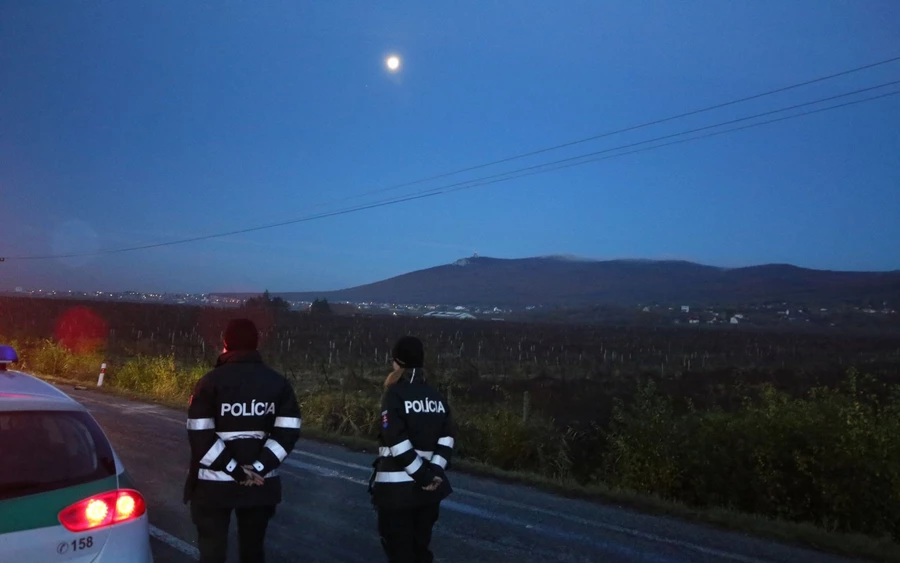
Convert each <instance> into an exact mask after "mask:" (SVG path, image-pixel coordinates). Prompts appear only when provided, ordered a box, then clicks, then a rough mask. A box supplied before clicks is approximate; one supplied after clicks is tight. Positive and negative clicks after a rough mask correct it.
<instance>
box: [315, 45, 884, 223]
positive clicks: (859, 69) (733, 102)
mask: <svg viewBox="0 0 900 563" xmlns="http://www.w3.org/2000/svg"><path fill="white" fill-rule="evenodd" d="M897 61H900V56H897V57H892V58H890V59H885V60H882V61H878V62H875V63H870V64H867V65H863V66H859V67H856V68H851V69H848V70H843V71H841V72H836V73H833V74H829V75H826V76H820V77H818V78H813V79H811V80H806V81H804V82H798V83H796V84H790V85H788V86H782V87H780V88H775V89H774V90H768V91H766V92H762V93H759V94H753V95H751V96H746V97H743V98H738V99H735V100H731V101H728V102H722V103H719V104H715V105H712V106H707V107H704V108H700V109H695V110H691V111H687V112H684V113H679V114H677V115H673V116H670V117H664V118H661V119H656V120H654V121H647V122H644V123H640V124H637V125H631V126H628V127H624V128H622V129H616V130H613V131H607V132H606V133H599V134H597V135H592V136H590V137H585V138H583V139H577V140H574V141H568V142H565V143H561V144H558V145H553V146H550V147H545V148H542V149H536V150H533V151H530V152H525V153H521V154H517V155H514V156H509V157H505V158H501V159H499V160H494V161H491V162H487V163H484V164H477V165H474V166H469V167H466V168H460V169H458V170H452V171H450V172H443V173H441V174H436V175H434V176H428V177H426V178H420V179H418V180H412V181H409V182H404V183H401V184H395V185H393V186H389V187H386V188H380V189H377V190H370V191H367V192H362V193H359V194H356V195H352V196H347V197H346V198H341V199H336V200H332V201H331V202H330V203H340V202H344V201H348V200H352V199H356V198H360V197H365V196H368V195H375V194H380V193H385V192H390V191H395V190H399V189H401V188H408V187H410V186H416V185H419V184H424V183H426V182H432V181H434V180H440V179H443V178H448V177H450V176H456V175H458V174H463V173H465V172H472V171H474V170H480V169H482V168H488V167H491V166H496V165H498V164H504V163H507V162H512V161H514V160H521V159H523V158H528V157H531V156H537V155H539V154H544V153H547V152H552V151H555V150H559V149H564V148H568V147H572V146H575V145H580V144H583V143H588V142H590V141H597V140H599V139H603V138H606V137H612V136H613V135H620V134H622V133H628V132H631V131H637V130H639V129H644V128H647V127H652V126H654V125H660V124H663V123H668V122H670V121H675V120H677V119H683V118H685V117H690V116H692V115H699V114H701V113H708V112H710V111H714V110H717V109H722V108H726V107H729V106H733V105H736V104H741V103H744V102H749V101H751V100H756V99H759V98H764V97H767V96H772V95H775V94H780V93H782V92H787V91H790V90H795V89H797V88H802V87H804V86H809V85H811V84H817V83H819V82H825V81H826V80H833V79H835V78H839V77H841V76H847V75H850V74H855V73H857V72H862V71H864V70H869V69H872V68H875V67H879V66H883V65H886V64H890V63H893V62H897ZM323 205H327V203H321V204H315V205H313V207H321V206H323Z"/></svg>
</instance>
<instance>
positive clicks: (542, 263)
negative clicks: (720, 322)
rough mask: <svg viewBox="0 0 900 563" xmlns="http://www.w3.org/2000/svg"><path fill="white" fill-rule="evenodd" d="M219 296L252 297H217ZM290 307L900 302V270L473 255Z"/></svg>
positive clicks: (293, 296)
mask: <svg viewBox="0 0 900 563" xmlns="http://www.w3.org/2000/svg"><path fill="white" fill-rule="evenodd" d="M216 295H222V296H231V297H236V296H243V295H248V294H237V293H217V294H216ZM273 295H277V296H280V297H283V298H285V299H288V300H292V301H312V300H313V299H316V298H324V299H328V300H330V301H351V302H356V303H362V302H377V303H398V304H445V305H446V304H456V305H473V306H475V305H477V306H485V305H491V306H523V307H524V306H529V305H561V306H585V305H596V304H610V305H632V304H638V303H670V304H671V303H677V302H685V303H687V302H691V303H696V304H700V303H710V304H711V303H738V302H759V301H782V300H783V301H787V300H804V301H818V302H824V301H829V302H830V301H849V300H859V299H873V300H881V301H884V300H887V301H892V302H896V301H898V300H900V270H893V271H888V272H859V271H839V270H816V269H811V268H804V267H800V266H795V265H792V264H774V263H773V264H761V265H756V266H742V267H737V268H723V267H719V266H709V265H704V264H698V263H695V262H689V261H686V260H646V259H617V260H591V259H586V258H578V257H574V258H573V257H568V256H564V257H560V256H544V257H535V258H491V257H481V256H473V257H468V258H461V259H459V260H456V261H454V262H452V263H450V264H444V265H440V266H433V267H431V268H425V269H422V270H417V271H413V272H407V273H405V274H400V275H397V276H394V277H391V278H388V279H385V280H381V281H378V282H374V283H370V284H365V285H360V286H355V287H349V288H344V289H338V290H331V291H318V292H316V291H307V292H277V293H276V292H273Z"/></svg>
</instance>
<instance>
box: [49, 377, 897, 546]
mask: <svg viewBox="0 0 900 563" xmlns="http://www.w3.org/2000/svg"><path fill="white" fill-rule="evenodd" d="M40 377H41V378H43V379H45V380H46V381H48V382H51V383H55V384H58V385H68V386H73V387H75V386H77V387H84V388H86V389H87V390H90V391H94V392H99V393H103V394H107V395H111V396H116V397H120V398H126V399H129V400H137V401H142V402H148V403H154V404H158V405H163V406H166V407H170V408H173V409H178V410H185V409H186V405H185V401H184V400H183V399H175V398H172V397H161V396H157V395H153V394H148V393H139V392H132V391H126V390H122V389H117V388H114V387H101V388H98V387H96V386H95V384H92V383H85V382H84V381H83V380H74V379H68V378H64V377H56V376H40ZM303 437H304V438H307V439H312V440H316V441H320V442H324V443H330V444H335V445H339V446H342V447H345V448H347V449H350V450H352V451H357V452H366V453H372V452H373V451H374V450H375V447H376V444H375V443H374V442H373V441H372V440H370V439H366V438H361V437H358V436H347V435H342V434H338V433H335V432H329V431H325V430H322V429H319V428H315V427H310V426H308V425H306V426H304V428H303ZM453 469H454V471H457V472H459V473H465V474H470V475H476V476H481V477H487V478H491V479H495V480H498V481H501V482H505V483H512V484H520V485H527V486H531V487H535V488H538V489H541V490H544V491H547V492H552V493H555V494H558V495H561V496H565V497H568V498H577V499H582V500H593V501H598V502H604V503H612V504H615V505H617V506H619V507H623V508H629V509H634V510H637V511H639V512H642V513H647V514H654V515H660V516H668V517H673V518H677V519H680V520H685V521H691V522H696V523H701V524H707V525H712V526H715V527H717V528H720V529H723V530H729V531H734V532H740V533H745V534H749V535H753V536H756V537H759V538H764V539H771V540H776V541H779V542H782V543H785V544H790V545H795V546H798V547H806V548H812V549H816V550H819V551H824V552H829V553H833V554H836V555H842V556H848V557H852V558H856V559H860V558H863V559H866V560H870V561H888V562H900V545H898V544H897V543H895V542H894V541H893V540H892V539H891V538H889V537H886V538H881V539H879V538H874V537H871V536H865V535H862V534H846V533H835V532H830V531H828V530H825V529H822V528H819V527H816V526H814V525H811V524H803V523H796V522H787V521H783V520H775V519H771V518H766V517H763V516H758V515H753V514H746V513H742V512H738V511H734V510H729V509H725V508H694V507H690V506H687V505H684V504H680V503H677V502H672V501H668V500H664V499H662V498H659V497H655V496H652V495H644V494H639V493H635V492H632V491H627V490H621V489H614V488H610V487H605V486H600V485H590V486H585V485H581V484H579V483H576V482H573V481H568V480H554V479H550V478H547V477H545V476H541V475H537V474H535V473H530V472H524V471H507V470H502V469H498V468H496V467H493V466H490V465H488V464H485V463H480V462H474V461H469V460H466V459H458V460H456V461H454V463H453Z"/></svg>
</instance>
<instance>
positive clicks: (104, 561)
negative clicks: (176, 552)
mask: <svg viewBox="0 0 900 563" xmlns="http://www.w3.org/2000/svg"><path fill="white" fill-rule="evenodd" d="M16 361H18V358H17V356H16V351H15V350H14V349H12V348H11V347H9V346H0V561H3V562H6V561H9V562H20V561H23V562H34V563H45V562H47V561H53V562H56V561H59V562H64V563H113V562H123V561H128V562H129V563H152V562H153V556H152V555H151V553H150V530H149V524H148V522H147V506H146V504H145V502H144V497H143V496H142V495H141V493H140V492H138V491H137V490H135V488H134V485H133V483H131V481H130V480H129V478H128V474H127V473H126V472H125V469H124V468H123V467H122V462H121V461H120V460H119V458H118V456H117V455H116V453H115V452H114V451H113V449H112V446H111V445H110V443H109V440H107V438H106V435H105V434H104V433H103V430H101V429H100V426H99V425H98V424H97V422H96V421H95V420H94V418H93V417H92V416H91V415H90V414H89V413H88V412H87V410H86V409H85V408H84V407H83V406H81V404H79V403H77V402H76V401H74V400H73V399H72V398H71V397H69V396H68V395H66V394H65V393H63V392H61V391H59V390H58V389H56V388H55V387H53V386H52V385H49V384H47V383H45V382H43V381H41V380H40V379H37V378H35V377H32V376H30V375H27V374H24V373H21V372H18V371H11V370H9V367H8V366H9V364H10V363H13V362H16Z"/></svg>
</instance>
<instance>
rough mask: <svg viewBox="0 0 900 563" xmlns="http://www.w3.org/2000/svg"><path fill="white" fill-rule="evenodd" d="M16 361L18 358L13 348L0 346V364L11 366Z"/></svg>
mask: <svg viewBox="0 0 900 563" xmlns="http://www.w3.org/2000/svg"><path fill="white" fill-rule="evenodd" d="M18 361H19V356H18V355H17V354H16V349H15V348H13V347H12V346H7V345H5V344H0V364H11V363H13V362H18Z"/></svg>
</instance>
